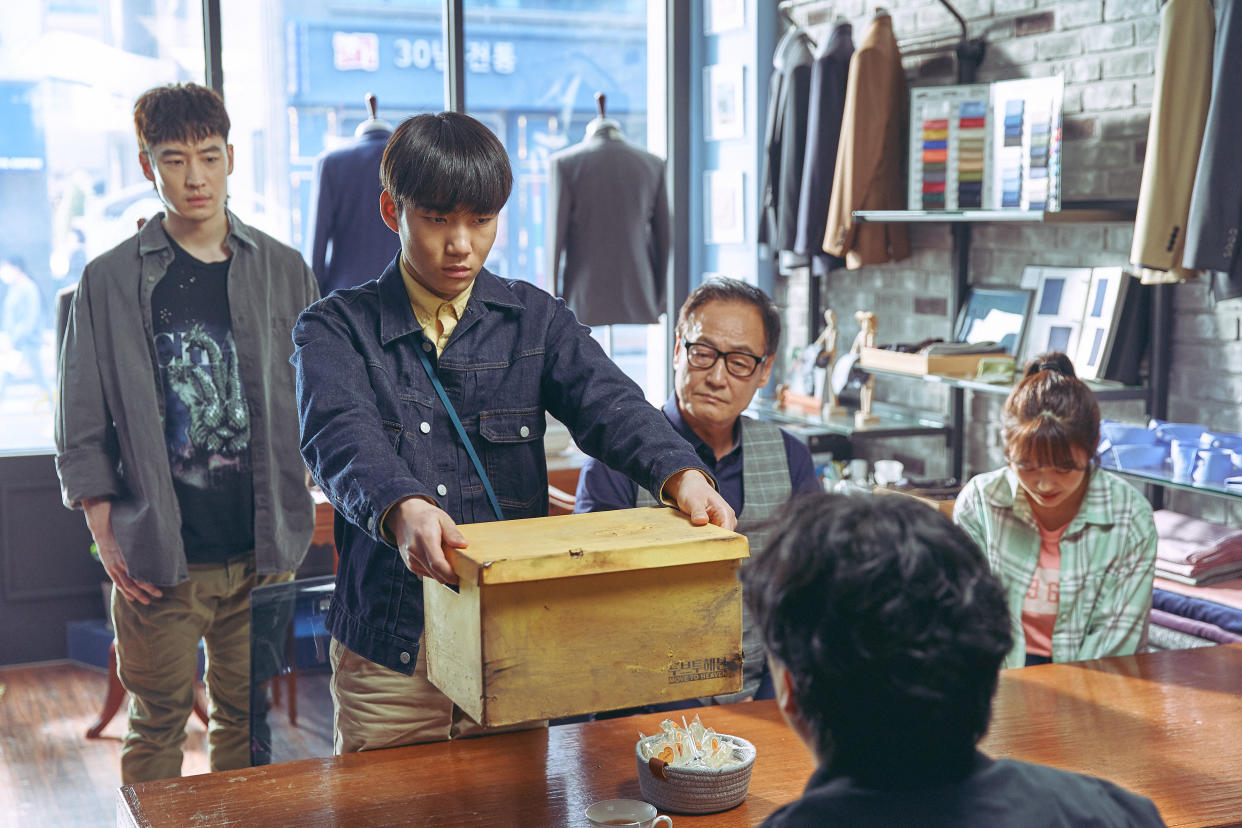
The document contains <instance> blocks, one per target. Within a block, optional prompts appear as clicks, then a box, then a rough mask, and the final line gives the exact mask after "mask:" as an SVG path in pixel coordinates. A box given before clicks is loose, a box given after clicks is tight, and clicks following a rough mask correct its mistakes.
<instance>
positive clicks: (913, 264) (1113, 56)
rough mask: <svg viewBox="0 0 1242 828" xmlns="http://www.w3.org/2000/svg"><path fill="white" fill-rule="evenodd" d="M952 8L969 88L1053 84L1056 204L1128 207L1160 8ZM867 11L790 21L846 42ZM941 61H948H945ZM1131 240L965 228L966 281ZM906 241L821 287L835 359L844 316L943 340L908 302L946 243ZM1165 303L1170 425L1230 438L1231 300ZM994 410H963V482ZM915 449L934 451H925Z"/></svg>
mask: <svg viewBox="0 0 1242 828" xmlns="http://www.w3.org/2000/svg"><path fill="white" fill-rule="evenodd" d="M955 5H956V6H957V8H958V9H959V11H961V12H962V14H963V15H964V16H965V17H966V18H967V20H968V25H969V33H970V35H971V36H972V37H983V38H984V39H985V40H986V42H987V47H986V48H987V51H986V54H985V59H984V62H983V65H982V67H981V68H980V71H979V80H980V81H995V80H1006V79H1010V78H1017V77H1037V76H1042V75H1049V74H1061V75H1063V76H1064V77H1065V79H1066V98H1065V113H1064V115H1065V117H1064V135H1065V143H1064V146H1063V155H1062V159H1063V165H1064V166H1063V180H1062V184H1063V189H1064V193H1065V197H1066V199H1068V200H1074V199H1080V200H1081V199H1125V198H1135V197H1136V196H1137V195H1138V187H1139V182H1140V178H1141V175H1142V163H1143V162H1142V159H1143V152H1144V149H1145V145H1146V140H1147V124H1148V115H1149V112H1150V109H1151V102H1152V90H1153V85H1154V84H1153V74H1154V71H1155V68H1154V67H1155V48H1156V43H1157V40H1158V37H1159V31H1160V17H1159V9H1160V2H1159V0H962V1H961V2H958V3H956V4H955ZM886 8H888V9H889V10H890V12H892V14H893V18H894V29H895V31H896V34H897V37H898V40H899V42H902V41H922V40H925V39H927V38H929V37H934V36H945V37H949V36H951V35H952V33H953V32H955V30H956V22H955V21H953V20H952V18H951V17H949V16H948V15H947V14H946V13H945V12H944V11H943V10H942V9H941V7H940V6H939V4H938V3H931V2H929V1H928V0H891V2H889V3H887V4H886ZM871 11H872V5H871V4H868V5H866V6H862V5H861V4H860V3H857V2H851V3H849V4H848V5H847V4H842V3H833V2H831V0H825V2H823V3H822V4H814V3H813V4H811V5H804V6H800V7H798V8H797V9H795V11H794V14H795V16H798V17H799V18H800V19H801V20H804V21H805V20H808V19H812V20H816V21H824V20H831V19H832V18H833V16H835V15H836V14H838V13H842V14H846V15H847V16H849V17H850V18H851V19H852V20H853V22H854V34H855V39H856V40H857V39H858V38H860V37H861V35H862V33H863V31H864V30H865V28H866V25H867V22H868V20H869V18H870V15H871ZM808 15H810V17H808ZM1049 18H1051V19H1049ZM826 28H827V27H823V29H822V30H824V31H826ZM1204 48H1207V47H1206V45H1205V47H1204ZM945 54H946V55H950V56H951V54H952V50H951V49H946V51H945ZM906 67H907V70H908V77H909V79H910V83H911V85H912V86H914V85H931V84H940V83H954V82H955V76H954V74H953V63H952V61H951V60H950V61H946V60H945V59H944V58H943V57H940V58H937V57H936V56H934V55H920V56H912V57H908V58H907V59H906ZM1132 232H1133V228H1132V226H1131V225H1130V224H1093V225H1056V226H1041V225H976V226H974V228H973V230H972V237H973V242H972V250H971V266H970V271H971V279H972V281H975V282H980V283H982V282H990V283H1005V282H1008V283H1016V282H1017V279H1018V277H1019V275H1020V274H1021V271H1022V268H1023V267H1025V266H1026V265H1030V264H1048V265H1115V264H1124V263H1125V262H1126V260H1127V259H1128V254H1129V250H1130V243H1131V240H1132ZM910 236H911V243H912V245H913V247H914V250H915V255H914V256H912V257H911V259H909V260H908V261H906V262H900V263H896V264H893V265H889V266H884V267H870V268H865V269H864V270H861V271H855V272H847V271H837V272H836V273H834V274H832V275H831V276H830V277H829V278H828V280H827V282H826V286H825V293H824V295H825V299H826V301H827V302H828V303H829V304H830V305H831V306H832V307H833V308H835V309H836V310H837V313H838V317H839V318H840V319H841V320H842V326H841V342H842V345H843V347H844V346H848V344H849V342H850V341H851V340H852V338H853V336H854V333H855V328H854V321H853V313H854V310H855V309H857V308H869V309H873V310H875V311H876V312H877V313H878V314H879V316H880V338H881V340H885V341H903V340H905V341H909V340H917V339H921V338H923V337H926V336H943V335H946V333H948V332H949V331H950V328H951V325H952V322H951V320H950V319H949V318H948V317H945V318H944V319H933V318H930V317H928V316H927V315H925V314H915V313H913V312H912V309H911V302H910V292H912V291H926V293H925V294H922V295H928V296H931V295H942V296H947V295H948V291H949V289H950V285H951V273H950V255H949V251H950V233H949V230H948V229H947V228H946V227H945V226H944V225H911V226H910ZM920 276H921V277H925V278H926V281H925V282H923V281H921V279H920ZM1174 297H1175V301H1174V305H1175V317H1174V318H1175V322H1174V330H1173V338H1172V339H1173V341H1172V343H1171V347H1172V371H1171V374H1172V376H1171V386H1172V387H1171V389H1170V399H1169V417H1170V419H1173V420H1178V421H1191V422H1202V423H1204V424H1205V425H1207V426H1209V427H1212V428H1216V429H1222V430H1238V431H1242V300H1240V301H1233V302H1225V303H1222V304H1220V305H1213V303H1212V301H1211V299H1210V296H1209V293H1208V290H1207V287H1206V284H1205V283H1203V282H1189V283H1186V284H1182V285H1179V286H1177V287H1176V288H1175V289H1174ZM877 398H879V399H889V400H892V401H894V402H903V403H907V404H914V403H920V402H922V403H924V404H925V405H926V406H927V407H928V408H929V409H933V410H935V409H938V408H942V407H943V406H944V405H945V402H946V397H945V394H944V391H943V389H939V388H936V387H934V386H929V385H925V384H922V383H917V382H913V381H904V380H900V379H896V380H887V381H885V382H881V383H879V384H878V385H877ZM1001 401H1002V398H1001V397H999V396H995V397H994V396H992V395H982V394H977V395H974V397H973V399H968V403H967V408H968V416H969V419H968V421H967V439H968V451H967V457H966V464H967V473H968V474H970V473H977V472H979V471H984V470H986V469H989V468H994V467H996V465H997V464H998V463H999V461H1000V451H999V413H1000V403H1001ZM1103 409H1104V412H1105V416H1106V417H1113V418H1117V419H1131V420H1139V419H1141V417H1142V415H1143V409H1142V405H1141V404H1140V403H1108V404H1105V405H1104V406H1103ZM917 445H918V446H919V448H920V449H925V450H928V451H932V452H937V451H939V450H940V449H939V445H940V444H938V443H937V442H936V441H921V442H920V443H918V444H917ZM1169 502H1170V504H1171V505H1172V506H1174V507H1176V508H1180V509H1183V510H1185V511H1189V512H1191V513H1192V514H1201V515H1203V516H1204V517H1207V518H1209V519H1227V518H1232V519H1235V520H1239V519H1242V505H1235V504H1242V501H1233V500H1224V499H1221V498H1212V497H1205V496H1202V495H1193V494H1185V495H1184V494H1177V495H1175V496H1174V495H1170V499H1169Z"/></svg>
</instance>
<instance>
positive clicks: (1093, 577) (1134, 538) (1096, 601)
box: [953, 468, 1156, 667]
mask: <svg viewBox="0 0 1242 828" xmlns="http://www.w3.org/2000/svg"><path fill="white" fill-rule="evenodd" d="M1089 473H1090V475H1091V479H1090V481H1089V482H1088V484H1087V495H1086V497H1085V498H1084V499H1083V502H1082V506H1081V507H1080V508H1079V510H1078V514H1077V515H1075V516H1074V519H1073V520H1071V521H1070V523H1069V526H1067V527H1066V528H1065V534H1064V535H1062V536H1061V593H1060V601H1059V603H1058V605H1057V619H1056V623H1055V625H1054V626H1053V629H1052V660H1053V661H1058V662H1060V661H1079V660H1082V659H1086V658H1100V657H1102V656H1113V655H1129V654H1130V653H1136V652H1141V651H1142V650H1144V649H1145V648H1146V645H1147V624H1148V617H1149V615H1150V612H1151V583H1152V577H1153V576H1154V574H1155V568H1156V524H1155V522H1154V521H1153V520H1152V516H1151V506H1150V505H1149V504H1148V502H1147V500H1146V499H1145V498H1144V497H1143V496H1142V495H1141V494H1139V492H1138V490H1137V489H1135V488H1134V487H1133V486H1131V485H1130V484H1129V483H1126V482H1125V481H1124V480H1122V479H1121V478H1120V477H1118V476H1117V475H1115V474H1112V473H1110V472H1107V471H1104V470H1103V469H1100V468H1093V469H1092V470H1091V471H1090V472H1089ZM953 519H954V520H955V521H956V522H957V524H958V525H959V526H961V527H962V528H963V529H964V530H966V534H968V535H970V537H971V538H973V539H974V541H975V543H977V544H979V548H980V549H982V550H983V552H984V554H985V555H987V559H988V564H989V565H990V566H991V567H992V571H993V572H994V573H996V575H997V577H999V578H1000V579H1001V583H1002V584H1004V586H1005V592H1006V594H1007V596H1008V601H1009V615H1010V618H1011V620H1012V624H1013V639H1014V644H1013V650H1012V651H1010V653H1009V655H1008V656H1007V657H1006V659H1005V664H1004V666H1005V667H1021V666H1023V665H1024V664H1025V663H1026V637H1025V636H1024V634H1023V632H1022V602H1023V600H1024V598H1025V596H1026V591H1027V588H1028V587H1029V586H1030V583H1031V578H1032V576H1033V575H1034V574H1035V565H1036V564H1037V563H1038V561H1039V528H1038V525H1037V524H1036V523H1035V517H1034V515H1033V514H1032V513H1031V507H1030V504H1029V502H1028V501H1027V498H1026V493H1025V492H1024V491H1023V490H1022V488H1021V487H1020V486H1019V485H1018V477H1017V475H1016V474H1014V473H1013V471H1011V470H1010V469H1008V468H1004V469H999V470H997V471H994V472H988V473H987V474H981V475H979V476H977V477H975V478H974V479H972V480H971V481H970V482H969V483H967V484H966V486H965V487H964V488H963V489H962V491H961V494H959V495H958V497H957V503H956V504H955V505H954V508H953Z"/></svg>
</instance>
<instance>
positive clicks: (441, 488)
mask: <svg viewBox="0 0 1242 828" xmlns="http://www.w3.org/2000/svg"><path fill="white" fill-rule="evenodd" d="M436 494H438V495H439V496H440V497H444V496H445V495H446V494H448V486H445V485H444V484H443V483H441V484H440V485H439V486H436Z"/></svg>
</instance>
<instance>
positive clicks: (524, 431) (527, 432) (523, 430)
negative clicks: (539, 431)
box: [518, 426, 530, 437]
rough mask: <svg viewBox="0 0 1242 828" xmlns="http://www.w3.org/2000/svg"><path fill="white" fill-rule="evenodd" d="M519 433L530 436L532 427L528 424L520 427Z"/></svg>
mask: <svg viewBox="0 0 1242 828" xmlns="http://www.w3.org/2000/svg"><path fill="white" fill-rule="evenodd" d="M518 434H521V435H522V436H523V437H529V436H530V428H529V427H528V426H522V427H521V428H520V429H518Z"/></svg>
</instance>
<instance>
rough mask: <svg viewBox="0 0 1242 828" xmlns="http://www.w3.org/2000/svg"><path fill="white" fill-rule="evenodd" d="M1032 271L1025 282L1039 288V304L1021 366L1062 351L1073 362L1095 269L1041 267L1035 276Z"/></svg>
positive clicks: (1034, 307) (1029, 325)
mask: <svg viewBox="0 0 1242 828" xmlns="http://www.w3.org/2000/svg"><path fill="white" fill-rule="evenodd" d="M1030 270H1031V268H1027V272H1024V273H1023V275H1022V282H1023V284H1028V283H1032V282H1033V283H1034V284H1035V285H1036V289H1035V302H1034V304H1033V305H1032V306H1031V313H1030V320H1029V322H1028V323H1027V331H1026V340H1025V342H1024V344H1023V346H1022V351H1021V354H1022V356H1021V358H1020V359H1019V360H1018V364H1019V366H1021V365H1025V364H1026V362H1027V361H1028V360H1030V359H1033V358H1034V357H1036V356H1039V355H1040V354H1045V353H1048V352H1050V351H1060V352H1062V353H1064V354H1066V355H1068V356H1069V357H1070V359H1071V360H1073V359H1074V356H1075V354H1076V353H1077V349H1078V340H1079V336H1080V334H1081V331H1082V321H1083V315H1084V313H1085V311H1086V309H1087V295H1088V293H1089V292H1090V290H1091V268H1089V267H1041V268H1035V270H1037V271H1038V272H1037V273H1035V274H1031V273H1030V272H1029V271H1030ZM1074 367H1075V368H1077V367H1078V366H1077V365H1076V364H1075V366H1074Z"/></svg>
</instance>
